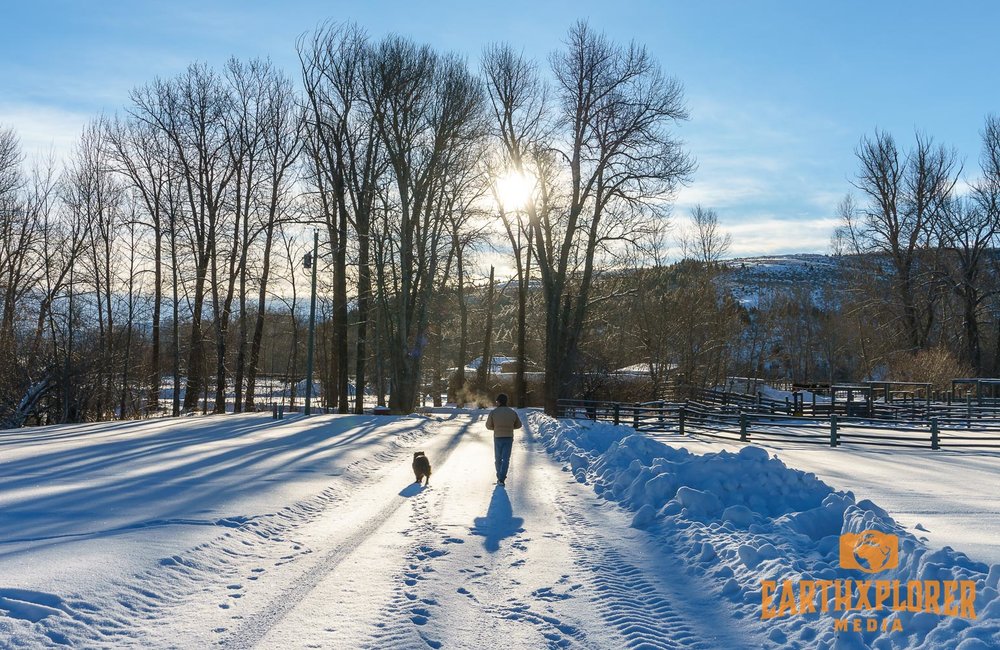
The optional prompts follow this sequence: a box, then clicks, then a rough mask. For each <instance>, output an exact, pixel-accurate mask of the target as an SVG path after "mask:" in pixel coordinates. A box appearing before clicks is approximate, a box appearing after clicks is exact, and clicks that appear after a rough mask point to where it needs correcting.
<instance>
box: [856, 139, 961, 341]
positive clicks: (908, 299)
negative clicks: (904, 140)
mask: <svg viewBox="0 0 1000 650" xmlns="http://www.w3.org/2000/svg"><path fill="white" fill-rule="evenodd" d="M856 154H857V158H858V162H859V164H860V171H859V172H858V177H857V180H856V181H855V187H857V188H858V190H860V191H861V192H862V193H863V195H864V197H865V203H864V204H863V205H862V206H861V208H860V215H859V216H857V215H852V214H846V215H845V217H844V228H845V229H846V230H847V232H848V233H849V235H850V241H851V242H853V243H854V246H855V252H858V253H875V254H877V255H881V256H884V257H885V258H887V259H888V261H889V263H890V264H891V267H892V270H893V277H892V293H893V295H894V301H895V305H896V306H897V308H898V317H899V322H900V327H899V329H900V333H901V334H902V336H903V338H904V340H905V341H906V343H907V345H908V346H909V349H910V350H911V351H914V352H915V351H917V350H920V349H924V348H926V347H927V345H928V341H929V336H930V332H931V329H932V327H933V325H934V317H935V308H934V302H935V300H936V297H937V293H936V292H935V291H933V290H932V288H931V283H932V282H933V273H932V269H933V265H932V260H930V259H929V253H930V252H932V248H933V244H934V243H935V235H936V234H937V232H938V231H937V223H938V221H939V220H940V219H941V217H942V214H943V212H944V210H945V209H946V206H947V205H948V201H949V199H950V197H951V196H952V191H953V190H954V188H955V184H956V182H957V181H958V176H959V173H960V166H959V165H958V162H957V155H956V153H955V152H954V151H953V150H950V149H947V148H946V147H944V146H943V145H937V146H935V145H934V142H933V140H932V139H931V138H929V137H926V136H923V135H921V134H917V136H916V141H915V145H914V148H913V149H912V150H911V151H909V152H906V153H901V152H900V150H899V148H898V146H897V145H896V141H895V139H894V138H893V137H892V135H891V134H889V133H886V132H884V131H876V132H875V134H874V135H873V136H872V137H865V138H862V140H861V143H860V144H859V145H858V148H857V152H856Z"/></svg>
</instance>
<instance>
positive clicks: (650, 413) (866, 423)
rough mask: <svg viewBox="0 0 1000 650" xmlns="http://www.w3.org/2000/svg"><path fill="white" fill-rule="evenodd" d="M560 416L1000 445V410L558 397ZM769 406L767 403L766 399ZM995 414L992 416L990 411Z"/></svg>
mask: <svg viewBox="0 0 1000 650" xmlns="http://www.w3.org/2000/svg"><path fill="white" fill-rule="evenodd" d="M558 405H559V417H564V418H586V419H590V420H596V421H602V422H609V423H612V424H623V425H631V426H632V428H634V429H635V430H636V431H643V432H664V433H674V434H680V435H695V436H698V437H706V438H712V439H718V440H726V441H731V442H743V443H752V442H786V443H787V442H792V443H801V444H807V445H826V446H830V447H839V446H841V445H844V444H848V445H867V446H879V447H890V448H891V447H899V448H918V449H933V450H938V449H1000V416H997V415H996V414H986V413H983V412H977V413H973V414H972V415H971V417H962V415H967V413H962V412H959V411H942V412H941V414H940V415H937V414H934V412H932V414H931V416H930V417H927V418H911V419H902V418H899V417H893V418H886V417H866V416H864V415H846V414H839V413H828V414H820V413H816V412H813V413H811V414H810V415H797V414H795V413H791V412H781V411H774V412H763V411H760V410H747V409H744V408H741V406H740V405H737V404H731V403H727V404H712V403H705V402H699V401H691V400H688V401H686V402H683V403H680V402H645V403H637V404H626V403H621V402H606V401H592V400H568V399H567V400H559V403H558ZM765 406H766V403H765ZM893 415H898V414H893ZM988 415H992V417H987V416H988Z"/></svg>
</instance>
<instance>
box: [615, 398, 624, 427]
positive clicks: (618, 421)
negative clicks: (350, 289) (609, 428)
mask: <svg viewBox="0 0 1000 650" xmlns="http://www.w3.org/2000/svg"><path fill="white" fill-rule="evenodd" d="M614 413H615V425H618V424H621V414H622V405H621V404H619V403H618V402H615V405H614Z"/></svg>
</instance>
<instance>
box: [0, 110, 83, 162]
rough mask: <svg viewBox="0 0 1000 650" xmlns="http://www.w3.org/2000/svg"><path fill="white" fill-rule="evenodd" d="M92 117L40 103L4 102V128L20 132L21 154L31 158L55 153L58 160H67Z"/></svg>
mask: <svg viewBox="0 0 1000 650" xmlns="http://www.w3.org/2000/svg"><path fill="white" fill-rule="evenodd" d="M92 117H93V115H91V114H89V113H78V112H74V111H69V110H64V109H59V108H53V107H51V106H44V105H38V104H3V103H0V126H3V127H5V128H11V129H13V130H14V131H15V132H16V133H17V135H18V138H20V140H21V151H23V152H24V154H25V156H26V157H28V158H29V159H30V158H32V157H35V156H47V155H48V154H49V153H52V154H54V155H55V159H56V160H57V161H62V160H65V159H66V158H68V157H69V155H70V154H71V153H72V151H73V147H74V146H75V145H76V142H77V140H78V139H79V137H80V133H81V132H82V131H83V127H84V125H85V124H86V123H87V121H88V120H90V119H91V118H92Z"/></svg>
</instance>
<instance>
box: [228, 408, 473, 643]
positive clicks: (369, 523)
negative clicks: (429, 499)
mask: <svg viewBox="0 0 1000 650" xmlns="http://www.w3.org/2000/svg"><path fill="white" fill-rule="evenodd" d="M428 426H429V427H430V428H432V429H436V428H438V427H439V426H440V424H439V423H437V422H435V423H433V424H429V425H428ZM469 426H470V424H465V425H464V426H462V427H460V428H459V430H458V431H457V432H456V433H454V434H453V435H452V437H451V439H449V440H448V442H447V443H446V444H445V446H444V447H443V448H442V449H441V450H440V451H438V452H437V454H438V458H439V460H438V461H437V463H438V464H439V465H443V464H444V463H445V462H446V461H447V459H448V457H449V456H451V454H452V452H454V450H455V448H456V447H457V445H458V442H459V440H460V439H461V437H462V435H463V434H464V433H465V430H466V429H467V428H468V427H469ZM421 494H424V493H421ZM405 503H407V499H406V498H403V497H399V496H397V495H393V498H392V499H390V501H389V502H388V503H386V504H385V505H384V506H383V507H382V508H381V509H379V510H378V511H377V512H376V513H375V514H374V515H372V516H370V517H368V519H367V520H365V522H364V523H363V524H361V525H360V526H359V527H358V528H357V529H356V530H355V532H353V533H352V534H350V535H349V536H347V537H346V538H343V539H341V540H338V542H337V544H336V546H335V547H334V548H333V549H332V550H330V551H329V552H328V553H325V554H324V555H321V556H320V557H319V558H318V559H317V560H316V561H314V562H311V563H310V565H309V566H307V567H305V568H304V569H303V570H302V571H301V572H300V575H299V576H298V577H297V578H295V580H294V581H293V583H292V585H291V586H290V587H287V588H286V589H284V590H283V591H282V592H281V593H280V594H279V595H278V596H277V597H275V598H273V599H272V600H271V601H270V602H269V603H268V604H267V605H266V606H265V607H264V608H263V609H261V610H260V611H258V612H255V613H254V614H253V615H252V616H251V617H246V616H245V617H244V619H243V621H242V622H241V624H240V625H239V626H238V627H237V628H236V630H235V631H234V632H233V634H232V635H231V636H230V637H229V638H228V639H226V640H225V641H223V642H222V645H223V647H226V648H233V649H234V650H235V649H244V648H253V647H254V646H255V645H256V644H257V643H258V642H259V641H260V640H261V639H263V638H264V637H265V636H266V635H267V633H268V632H269V631H270V630H271V629H272V628H274V627H275V626H276V625H278V623H280V622H281V621H282V619H284V618H285V616H287V615H288V613H289V612H290V611H292V610H293V609H294V608H295V606H296V605H298V604H299V603H300V602H302V601H303V600H304V599H305V598H306V597H307V596H308V595H309V594H310V593H311V592H312V591H313V590H314V589H315V588H316V587H317V585H319V584H320V582H322V581H323V580H324V579H325V578H326V577H327V576H328V575H329V574H330V573H332V572H333V571H334V570H335V569H336V568H337V567H338V565H340V563H341V562H343V561H344V559H346V558H347V557H348V556H350V555H351V554H352V553H353V552H354V550H355V549H356V548H357V547H359V546H361V545H362V544H363V543H364V541H365V540H366V539H368V538H370V537H372V536H373V535H375V534H376V533H377V532H378V530H379V528H381V527H382V526H383V525H384V524H385V523H386V521H388V520H389V518H390V517H391V516H392V515H393V514H395V512H396V511H397V510H399V508H401V507H402V506H403V505H404V504H405ZM432 647H433V646H432Z"/></svg>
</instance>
